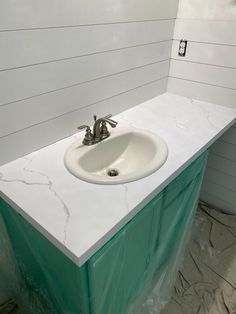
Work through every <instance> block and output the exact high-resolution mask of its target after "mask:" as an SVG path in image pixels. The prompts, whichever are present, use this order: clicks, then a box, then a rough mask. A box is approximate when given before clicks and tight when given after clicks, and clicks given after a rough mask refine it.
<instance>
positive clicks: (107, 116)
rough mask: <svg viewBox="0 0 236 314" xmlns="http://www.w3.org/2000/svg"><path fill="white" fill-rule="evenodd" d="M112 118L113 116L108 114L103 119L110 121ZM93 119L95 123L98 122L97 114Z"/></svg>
mask: <svg viewBox="0 0 236 314" xmlns="http://www.w3.org/2000/svg"><path fill="white" fill-rule="evenodd" d="M111 117H112V114H107V115H106V116H105V117H103V118H102V119H109V118H111ZM93 119H94V121H95V122H96V121H97V115H96V114H95V115H94V116H93Z"/></svg>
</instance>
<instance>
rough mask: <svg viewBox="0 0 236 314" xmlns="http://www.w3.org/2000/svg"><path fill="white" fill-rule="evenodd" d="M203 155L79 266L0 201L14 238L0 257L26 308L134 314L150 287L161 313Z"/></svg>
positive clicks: (33, 313)
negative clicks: (4, 253) (5, 253)
mask: <svg viewBox="0 0 236 314" xmlns="http://www.w3.org/2000/svg"><path fill="white" fill-rule="evenodd" d="M206 160H207V152H205V153H204V154H203V155H202V156H200V157H199V158H198V159H197V160H195V161H194V162H193V163H192V164H191V165H190V166H189V167H188V168H187V169H186V170H185V171H184V172H182V173H181V174H180V175H179V176H178V177H177V178H176V179H175V180H174V181H172V182H171V183H170V184H169V185H168V186H167V187H166V188H165V189H164V190H163V191H162V192H161V193H160V194H158V195H157V196H156V197H154V199H153V200H152V201H151V202H150V203H149V204H148V205H147V206H145V208H144V209H142V210H141V211H140V212H139V213H138V214H137V215H136V216H135V217H134V218H133V219H132V220H131V221H130V222H129V223H128V224H127V225H126V226H124V227H123V228H122V229H121V230H120V231H119V232H118V233H117V234H116V235H115V236H114V237H113V238H112V239H111V240H110V241H109V242H108V243H107V244H106V245H105V246H104V247H103V248H102V249H100V250H99V251H98V252H97V253H96V254H95V255H94V256H93V257H92V258H91V259H90V260H89V261H88V262H86V264H84V265H83V266H82V267H80V268H79V267H78V266H76V265H75V264H74V263H73V262H72V261H71V260H69V259H68V258H67V257H66V256H65V255H64V254H62V252H61V251H59V250H58V249H57V248H56V247H55V246H53V245H52V244H51V243H50V242H49V241H48V240H47V239H46V238H45V237H43V236H42V235H41V234H40V233H39V232H38V231H37V230H35V229H34V228H33V227H32V226H31V225H30V224H28V223H27V222H26V221H25V220H24V219H23V218H22V217H21V216H20V215H19V214H17V213H16V212H15V210H14V209H12V208H11V207H10V206H9V205H8V204H6V203H5V202H4V201H3V200H0V212H1V214H2V216H3V218H4V222H5V225H6V229H7V232H8V235H9V238H10V240H11V241H10V242H11V243H9V241H8V240H7V236H6V234H5V238H6V242H4V241H5V240H3V241H2V242H1V243H0V244H1V245H2V247H0V252H2V251H3V250H6V252H10V254H8V253H7V255H5V257H4V256H2V259H1V260H2V261H3V263H4V264H5V266H6V274H7V276H8V275H9V280H11V287H10V288H12V289H13V290H14V288H15V290H14V291H13V294H14V299H15V300H16V301H17V303H18V304H19V306H20V307H21V308H22V310H23V312H25V313H27V314H46V313H50V314H51V313H56V314H125V313H127V312H129V313H135V314H137V313H138V311H139V310H141V311H142V310H143V309H144V307H142V306H141V304H142V303H143V301H144V300H145V298H146V297H147V296H148V294H149V293H150V291H151V289H152V288H153V287H154V286H155V292H156V294H155V296H156V298H155V304H156V311H160V309H161V307H162V306H163V304H164V302H165V300H166V297H167V296H168V294H169V292H170V288H171V287H172V285H173V284H174V281H175V275H176V274H177V271H178V268H179V264H180V260H181V258H182V255H183V250H184V249H185V247H186V243H187V240H188V238H189V235H190V232H191V227H192V221H193V218H194V215H195V210H196V205H197V200H198V195H199V189H200V186H201V181H202V177H203V173H204V169H205V164H206ZM3 237H4V236H3ZM1 238H2V236H1ZM4 245H5V246H6V247H5V248H4ZM10 247H12V248H13V252H14V253H13V252H12V250H11V249H10ZM4 258H6V260H4ZM7 264H8V265H9V269H8V270H7ZM12 274H14V275H13V276H12ZM15 275H16V276H15ZM14 277H16V278H19V280H18V279H17V280H14ZM5 280H8V278H5ZM24 301H25V302H24ZM147 302H150V299H148V301H147ZM128 309H129V310H128ZM150 313H151V312H150ZM156 313H159V312H156Z"/></svg>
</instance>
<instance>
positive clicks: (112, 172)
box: [107, 169, 119, 177]
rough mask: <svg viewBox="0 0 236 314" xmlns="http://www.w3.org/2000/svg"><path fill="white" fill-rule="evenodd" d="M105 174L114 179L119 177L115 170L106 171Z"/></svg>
mask: <svg viewBox="0 0 236 314" xmlns="http://www.w3.org/2000/svg"><path fill="white" fill-rule="evenodd" d="M107 174H108V175H109V177H116V176H118V175H119V171H118V170H116V169H111V170H108V171H107Z"/></svg>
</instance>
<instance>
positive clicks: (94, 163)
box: [64, 128, 168, 184]
mask: <svg viewBox="0 0 236 314" xmlns="http://www.w3.org/2000/svg"><path fill="white" fill-rule="evenodd" d="M167 156H168V149H167V145H166V143H165V141H164V140H163V139H162V138H161V137H160V136H158V135H156V134H153V133H150V132H147V131H145V130H141V129H136V128H130V129H125V130H124V129H122V130H118V129H116V130H114V131H111V136H110V137H109V138H107V139H105V140H103V141H102V142H100V143H98V144H94V145H92V146H85V145H83V144H82V138H80V139H78V140H76V141H75V142H74V143H73V144H72V145H71V146H70V147H69V148H68V149H67V151H66V154H65V159H64V162H65V166H66V168H67V169H68V170H69V171H70V172H71V173H72V174H73V175H74V176H76V177H78V178H79V179H82V180H84V181H87V182H91V183H98V184H120V183H125V182H130V181H135V180H138V179H141V178H143V177H145V176H148V175H150V174H151V173H153V172H154V171H156V170H157V169H159V168H160V167H161V166H162V165H163V164H164V163H165V161H166V159H167Z"/></svg>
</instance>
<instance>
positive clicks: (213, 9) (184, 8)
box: [178, 0, 236, 21]
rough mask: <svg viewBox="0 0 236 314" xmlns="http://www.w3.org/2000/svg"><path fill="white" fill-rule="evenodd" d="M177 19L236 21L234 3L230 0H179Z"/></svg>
mask: <svg viewBox="0 0 236 314" xmlns="http://www.w3.org/2000/svg"><path fill="white" fill-rule="evenodd" d="M179 2H180V3H179V9H178V18H188V19H190V18H191V19H205V20H224V21H225V20H227V21H235V20H236V6H235V1H232V0H223V1H222V0H204V1H195V0H193V1H191V0H180V1H179Z"/></svg>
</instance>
